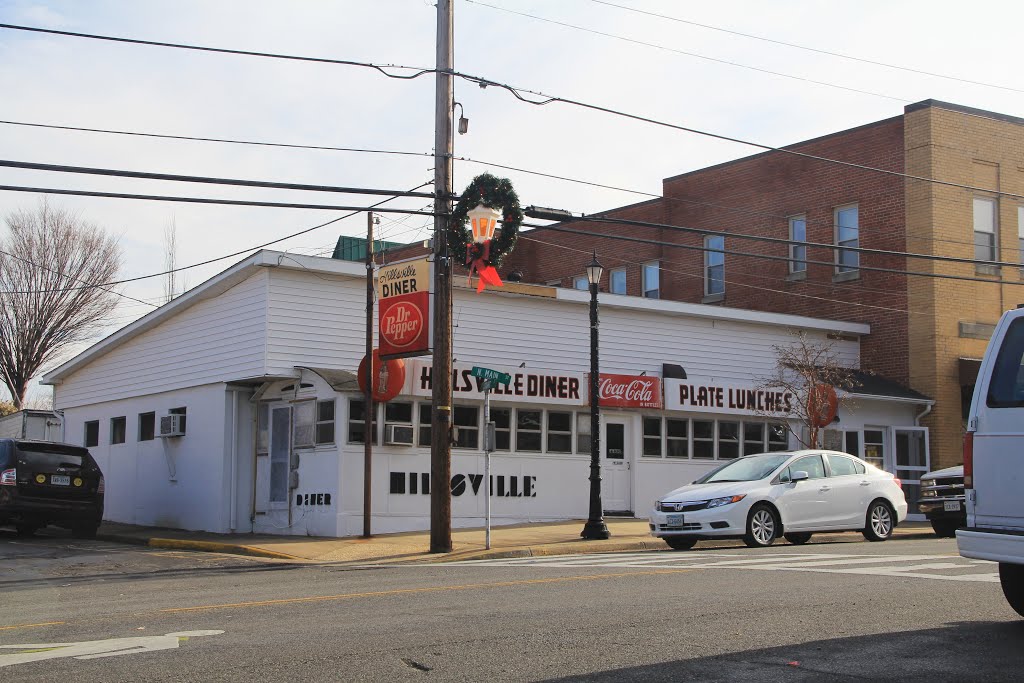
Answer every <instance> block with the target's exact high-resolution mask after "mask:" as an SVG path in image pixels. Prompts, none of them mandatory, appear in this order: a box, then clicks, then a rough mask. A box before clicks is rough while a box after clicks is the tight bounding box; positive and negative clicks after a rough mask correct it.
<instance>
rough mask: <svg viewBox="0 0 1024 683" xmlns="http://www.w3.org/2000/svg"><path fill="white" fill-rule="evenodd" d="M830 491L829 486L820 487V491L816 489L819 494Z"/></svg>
mask: <svg viewBox="0 0 1024 683" xmlns="http://www.w3.org/2000/svg"><path fill="white" fill-rule="evenodd" d="M831 490H832V487H831V486H822V487H821V488H820V489H818V491H819V492H820V493H824V492H825V491H831Z"/></svg>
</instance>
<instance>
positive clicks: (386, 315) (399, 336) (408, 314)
mask: <svg viewBox="0 0 1024 683" xmlns="http://www.w3.org/2000/svg"><path fill="white" fill-rule="evenodd" d="M381 306H387V300H386V299H385V300H384V301H382V302H381ZM425 329H426V325H425V321H424V319H423V311H421V310H420V308H419V307H418V306H416V305H414V304H412V303H409V302H408V301H398V302H395V303H393V304H391V305H390V306H387V308H385V310H384V311H383V312H382V313H381V316H380V336H381V339H383V340H384V342H386V343H387V344H388V345H390V346H391V347H393V348H395V349H404V348H407V347H409V346H411V345H412V344H414V343H415V342H416V341H417V340H418V339H419V338H420V336H421V335H422V334H423V331H424V330H425Z"/></svg>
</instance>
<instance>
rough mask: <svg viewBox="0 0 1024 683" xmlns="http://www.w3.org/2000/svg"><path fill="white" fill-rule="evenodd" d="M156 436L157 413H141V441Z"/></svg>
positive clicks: (150, 439) (149, 439)
mask: <svg viewBox="0 0 1024 683" xmlns="http://www.w3.org/2000/svg"><path fill="white" fill-rule="evenodd" d="M154 438H156V413H139V441H152V440H153V439H154Z"/></svg>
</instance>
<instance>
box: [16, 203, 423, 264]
mask: <svg viewBox="0 0 1024 683" xmlns="http://www.w3.org/2000/svg"><path fill="white" fill-rule="evenodd" d="M0 191H7V192H35V193H41V194H64V195H72V196H76V197H105V198H108V199H140V200H144V201H150V202H185V203H189V204H218V205H227V206H259V207H266V208H275V209H315V210H323V211H355V212H356V213H360V212H363V211H366V210H367V209H366V207H362V206H338V205H336V204H298V203H292V202H257V201H245V200H241V199H212V198H208V197H172V196H166V195H149V194H126V193H123V192H97V191H95V190H62V189H58V188H53V187H21V186H17V185H0ZM379 211H381V212H387V213H410V214H416V215H419V216H432V215H434V214H433V213H432V212H429V211H416V210H413V209H379ZM168 272H170V271H168Z"/></svg>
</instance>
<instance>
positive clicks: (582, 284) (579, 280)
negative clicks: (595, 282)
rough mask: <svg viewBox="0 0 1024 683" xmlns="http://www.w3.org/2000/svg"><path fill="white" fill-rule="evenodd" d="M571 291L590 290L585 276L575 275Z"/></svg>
mask: <svg viewBox="0 0 1024 683" xmlns="http://www.w3.org/2000/svg"><path fill="white" fill-rule="evenodd" d="M572 286H573V289H582V290H583V291H585V292H586V291H589V290H590V282H589V281H588V280H587V276H586V275H577V276H575V277H574V278H573V279H572Z"/></svg>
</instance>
